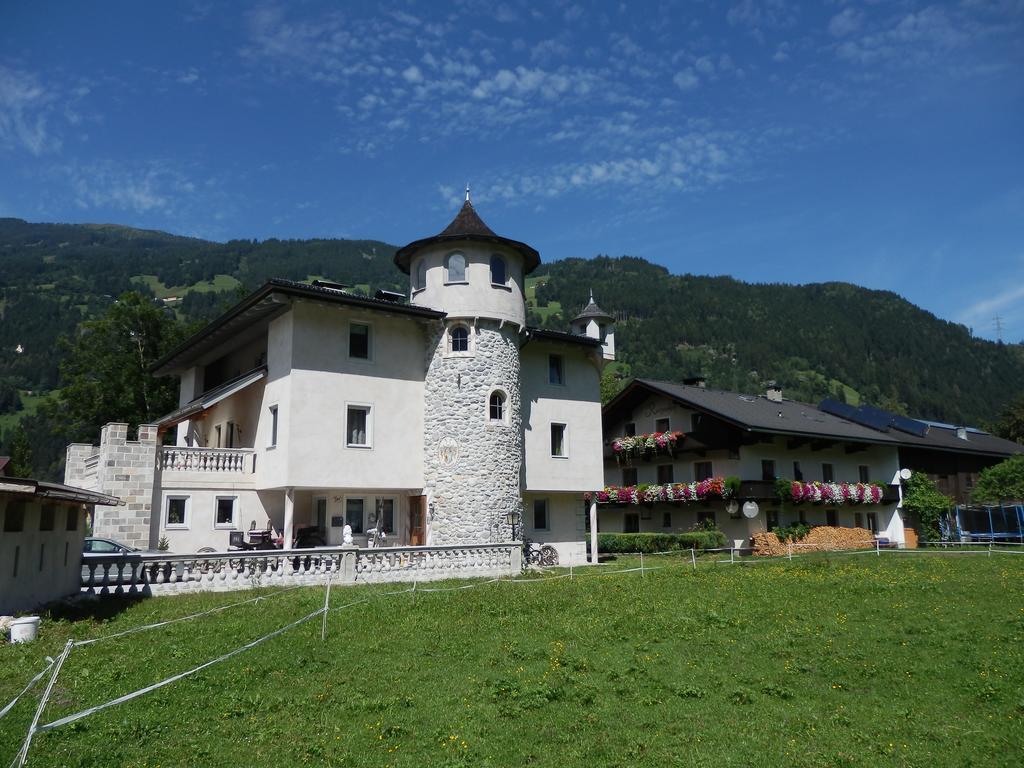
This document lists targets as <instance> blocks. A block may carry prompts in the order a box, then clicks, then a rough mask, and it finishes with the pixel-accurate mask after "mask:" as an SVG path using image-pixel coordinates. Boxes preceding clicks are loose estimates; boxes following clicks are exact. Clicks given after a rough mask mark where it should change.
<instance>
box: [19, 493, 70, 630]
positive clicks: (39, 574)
mask: <svg viewBox="0 0 1024 768" xmlns="http://www.w3.org/2000/svg"><path fill="white" fill-rule="evenodd" d="M15 499H23V500H24V501H25V502H26V505H25V517H24V525H23V527H22V530H21V532H19V533H4V532H3V524H2V522H0V614H9V613H14V612H15V611H27V610H30V609H32V608H35V607H36V606H39V605H42V604H44V603H48V602H50V601H52V600H58V599H60V598H62V597H66V596H67V595H73V594H75V593H77V592H78V590H79V587H80V585H81V580H82V570H81V566H82V540H83V538H84V537H85V515H84V513H83V507H82V505H80V504H69V503H56V504H55V506H56V507H57V509H56V513H55V515H54V525H53V530H52V531H40V530H39V518H40V512H41V509H42V504H43V503H44V502H42V500H40V499H36V498H29V499H25V498H24V497H21V496H9V495H6V494H3V495H0V521H2V519H3V517H4V516H5V515H6V513H7V505H8V504H10V503H11V502H12V501H14V500H15ZM45 503H47V504H50V503H54V502H51V500H49V499H47V500H46V501H45ZM69 510H70V512H71V514H73V515H75V516H76V517H77V520H78V523H77V526H76V530H74V531H69V530H67V514H68V511H69ZM15 559H17V571H15Z"/></svg>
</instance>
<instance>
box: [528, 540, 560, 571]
mask: <svg viewBox="0 0 1024 768" xmlns="http://www.w3.org/2000/svg"><path fill="white" fill-rule="evenodd" d="M523 559H524V560H525V561H526V564H527V565H539V566H541V567H543V568H551V567H553V566H556V565H558V550H557V549H555V548H554V547H552V546H551V545H550V544H538V543H537V542H535V541H531V540H530V539H524V540H523Z"/></svg>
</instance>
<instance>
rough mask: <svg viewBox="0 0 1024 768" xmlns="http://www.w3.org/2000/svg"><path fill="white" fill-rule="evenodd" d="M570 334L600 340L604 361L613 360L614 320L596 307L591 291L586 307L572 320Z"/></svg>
mask: <svg viewBox="0 0 1024 768" xmlns="http://www.w3.org/2000/svg"><path fill="white" fill-rule="evenodd" d="M572 332H573V333H575V334H576V335H577V336H589V337H590V338H592V339H600V341H601V352H602V355H603V357H604V359H605V360H614V359H615V318H614V317H612V316H611V315H609V314H608V313H607V312H605V311H604V310H603V309H601V308H600V307H599V306H597V303H596V302H595V301H594V292H593V291H591V292H590V301H589V302H588V303H587V306H585V307H584V308H583V310H582V311H581V312H580V313H579V314H578V315H576V317H574V318H573V319H572Z"/></svg>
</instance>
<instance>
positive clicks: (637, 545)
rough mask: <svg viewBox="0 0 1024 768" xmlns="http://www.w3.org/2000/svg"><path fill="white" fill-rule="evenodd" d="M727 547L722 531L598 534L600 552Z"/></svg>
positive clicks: (664, 550)
mask: <svg viewBox="0 0 1024 768" xmlns="http://www.w3.org/2000/svg"><path fill="white" fill-rule="evenodd" d="M724 546H725V534H724V533H722V532H721V531H691V532H690V533H598V534H597V550H598V552H608V553H612V554H614V553H616V552H618V553H623V554H625V553H629V552H644V553H649V552H667V551H669V550H672V549H715V548H718V547H724Z"/></svg>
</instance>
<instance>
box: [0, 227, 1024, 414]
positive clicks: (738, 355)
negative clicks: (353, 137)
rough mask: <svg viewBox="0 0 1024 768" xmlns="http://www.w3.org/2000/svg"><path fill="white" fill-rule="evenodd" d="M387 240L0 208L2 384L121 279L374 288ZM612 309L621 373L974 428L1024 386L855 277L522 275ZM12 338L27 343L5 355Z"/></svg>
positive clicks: (616, 263)
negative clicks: (60, 219)
mask: <svg viewBox="0 0 1024 768" xmlns="http://www.w3.org/2000/svg"><path fill="white" fill-rule="evenodd" d="M395 251H396V246H394V245H391V244H389V243H386V242H383V241H380V240H340V239H330V238H311V239H292V240H281V239H276V238H270V239H267V240H262V241H257V240H229V241H226V242H214V241H209V240H204V239H201V238H193V237H186V236H180V235H174V234H171V233H167V232H161V231H159V230H145V229H138V228H134V227H126V226H123V225H119V224H48V223H34V222H28V221H25V220H22V219H14V218H3V219H0V340H2V341H0V381H3V380H7V381H9V382H14V383H15V384H16V385H17V386H18V387H20V388H22V389H31V390H38V389H42V390H46V389H50V388H52V387H55V386H56V385H57V383H58V376H57V366H58V365H59V362H60V356H61V354H62V353H61V351H60V349H59V347H58V345H57V344H56V341H57V339H58V338H59V337H60V336H61V335H72V334H74V333H75V332H76V329H77V326H78V323H79V322H81V320H83V319H87V318H89V317H94V316H97V315H99V314H101V313H102V312H103V311H105V308H106V307H107V306H109V305H110V303H111V301H112V300H113V299H114V297H116V296H117V295H119V294H120V293H121V292H123V291H126V290H139V291H141V292H143V293H146V294H148V295H151V296H153V297H154V299H159V300H162V301H163V302H164V303H165V304H166V305H167V306H168V307H170V308H172V309H173V310H174V311H175V312H176V313H177V315H178V316H179V317H180V318H182V319H188V320H208V319H210V318H212V317H213V316H215V315H216V314H218V313H219V312H220V311H222V310H223V308H224V307H225V306H227V305H229V304H230V303H233V301H234V300H237V298H238V297H239V296H240V294H241V292H242V291H247V290H252V289H254V288H256V287H257V286H258V285H260V284H262V282H264V281H265V280H266V279H267V278H269V277H284V278H288V279H293V280H309V279H313V278H315V277H324V278H327V279H332V280H336V281H339V282H343V283H346V284H348V285H350V286H353V290H356V291H358V292H365V293H370V292H372V291H373V290H375V289H377V288H385V289H390V290H399V291H403V292H404V291H405V290H406V287H407V277H406V276H405V275H403V274H401V273H400V272H399V270H398V269H397V268H396V267H395V266H394V265H393V264H392V261H391V260H392V257H393V255H394V253H395ZM591 288H592V289H593V290H594V294H595V298H596V299H597V301H598V303H599V304H600V305H601V306H602V307H603V308H604V309H605V310H607V311H609V312H611V313H612V314H614V315H615V316H616V318H617V319H618V340H617V341H618V344H617V346H618V351H619V361H618V363H616V364H615V365H614V366H612V368H611V371H610V373H611V376H610V377H609V379H611V380H610V381H608V382H607V383H608V385H609V387H610V388H611V389H614V387H615V385H616V381H615V379H616V378H618V379H620V380H621V379H622V378H623V377H625V376H626V375H629V374H633V375H640V376H648V377H651V378H661V379H669V380H677V381H678V380H681V379H682V378H684V377H688V376H693V375H704V376H706V377H707V378H708V380H709V383H710V384H711V385H713V386H716V387H719V388H723V389H732V390H736V391H740V392H758V391H763V388H764V387H765V386H766V384H767V383H768V382H769V381H777V382H779V383H780V384H781V385H782V386H783V387H784V388H785V389H786V390H787V391H788V393H789V394H790V395H791V396H793V397H794V398H796V399H805V400H808V401H811V402H817V401H818V400H820V399H821V398H822V397H825V396H830V397H837V398H839V399H842V400H846V401H848V402H862V401H863V402H869V403H872V404H875V405H880V406H882V407H887V408H889V409H892V410H897V411H901V412H905V413H910V414H911V415H915V416H918V417H921V418H932V419H936V420H940V421H946V422H955V423H973V424H976V425H982V424H984V423H986V422H989V421H991V420H992V419H994V418H995V416H996V414H998V412H999V411H1000V410H1001V409H1002V407H1003V406H1004V405H1005V403H1007V402H1009V401H1010V400H1011V399H1013V397H1014V396H1015V395H1016V394H1018V393H1019V392H1020V391H1021V389H1022V388H1024V346H1022V345H1019V344H1001V343H997V342H990V341H987V340H984V339H978V338H975V337H973V335H972V334H971V332H970V329H968V328H967V327H966V326H963V325H961V324H958V323H953V322H950V321H947V320H943V319H941V318H938V317H937V316H936V315H934V313H931V312H929V311H927V310H924V309H921V308H920V307H917V306H915V305H913V304H912V303H910V302H909V301H907V300H906V299H904V298H903V297H901V296H899V294H898V293H896V292H895V291H890V290H879V289H869V288H863V287H861V286H857V285H854V284H851V283H845V282H840V281H828V282H822V283H807V284H790V283H776V282H771V283H748V282H744V281H742V280H739V279H737V278H734V277H731V276H727V275H721V276H706V275H692V274H673V273H672V272H671V271H670V270H669V269H668V268H666V267H664V266H662V265H659V264H654V263H652V262H649V261H647V260H645V259H642V258H639V257H634V256H620V257H610V256H606V255H598V256H595V257H593V258H589V259H584V258H580V257H567V258H563V259H557V260H554V261H551V262H547V263H545V264H543V265H542V266H541V267H540V268H539V269H538V270H537V272H536V273H535V274H534V275H532V276H531V277H530V278H528V280H527V285H526V294H527V302H528V310H529V321H530V323H531V324H534V325H539V326H542V327H547V328H554V329H562V330H564V329H567V326H568V321H569V320H570V319H571V318H572V316H573V315H574V314H575V311H576V310H578V309H579V308H581V307H582V306H584V305H585V304H586V301H587V299H588V298H589V290H590V289H591ZM16 344H20V345H22V348H23V351H22V352H21V353H16V352H14V351H13V349H14V347H15V345H16Z"/></svg>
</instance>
